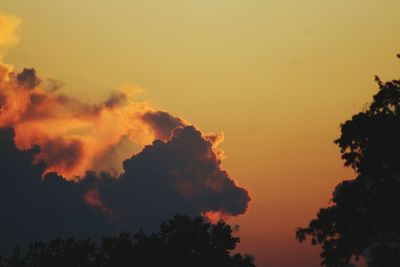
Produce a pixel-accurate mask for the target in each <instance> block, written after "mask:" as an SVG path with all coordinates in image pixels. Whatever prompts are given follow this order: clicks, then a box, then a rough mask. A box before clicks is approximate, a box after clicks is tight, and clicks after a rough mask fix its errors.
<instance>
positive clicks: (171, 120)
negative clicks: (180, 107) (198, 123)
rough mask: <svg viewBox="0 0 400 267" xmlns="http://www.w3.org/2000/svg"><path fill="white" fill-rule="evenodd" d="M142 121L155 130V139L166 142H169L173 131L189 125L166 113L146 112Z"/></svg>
mask: <svg viewBox="0 0 400 267" xmlns="http://www.w3.org/2000/svg"><path fill="white" fill-rule="evenodd" d="M142 119H143V121H144V122H146V123H147V124H149V125H150V126H151V127H152V128H153V130H154V132H155V137H156V138H157V139H160V140H164V141H165V140H169V138H170V137H171V133H172V131H173V130H174V129H175V128H176V127H178V126H186V125H188V123H187V122H185V121H184V120H182V119H181V118H178V117H174V116H172V115H171V114H169V113H168V112H165V111H149V112H146V113H145V114H144V115H143V116H142Z"/></svg>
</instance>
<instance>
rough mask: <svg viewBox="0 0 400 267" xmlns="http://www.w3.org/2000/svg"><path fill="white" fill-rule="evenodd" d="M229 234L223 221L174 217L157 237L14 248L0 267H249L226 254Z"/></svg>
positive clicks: (231, 245) (231, 241)
mask: <svg viewBox="0 0 400 267" xmlns="http://www.w3.org/2000/svg"><path fill="white" fill-rule="evenodd" d="M232 232H233V230H232V228H231V226H230V225H228V224H226V223H225V222H223V221H219V222H218V223H216V224H212V223H208V222H206V221H205V220H204V219H203V218H202V217H196V218H190V217H188V216H186V215H176V216H175V217H174V218H173V219H172V220H170V221H166V222H164V223H163V224H162V225H161V227H160V231H159V232H158V233H153V234H150V235H147V234H145V233H144V232H143V231H139V232H137V233H136V234H134V235H131V234H129V233H126V232H122V233H120V234H119V236H117V237H107V238H104V239H103V240H102V242H101V244H100V245H97V243H96V242H94V241H92V240H81V241H76V240H74V239H67V240H63V239H54V240H52V241H50V242H49V243H45V242H33V243H31V245H30V246H29V248H28V249H27V251H26V252H25V253H22V252H21V249H19V248H16V249H15V250H14V253H13V255H12V256H11V257H9V258H7V259H5V260H2V259H1V257H0V267H55V266H57V267H128V266H129V267H133V266H138V267H139V266H148V267H161V266H163V267H165V266H171V267H172V266H173V267H180V266H182V267H183V266H185V267H188V266H190V267H205V266H207V267H255V265H254V264H253V259H252V257H250V256H246V255H244V256H243V255H241V254H234V255H231V251H232V250H233V249H235V247H236V245H237V243H238V242H239V238H238V237H233V236H232Z"/></svg>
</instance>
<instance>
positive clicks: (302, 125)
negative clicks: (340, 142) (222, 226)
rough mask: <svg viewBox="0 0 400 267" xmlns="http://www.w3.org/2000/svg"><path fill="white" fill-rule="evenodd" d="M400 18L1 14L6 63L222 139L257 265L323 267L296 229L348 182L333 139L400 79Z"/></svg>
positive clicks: (356, 8)
mask: <svg viewBox="0 0 400 267" xmlns="http://www.w3.org/2000/svg"><path fill="white" fill-rule="evenodd" d="M398 10H400V2H399V1H398V0H382V1H365V0H354V1H348V0H335V1H321V0H308V1H299V0H270V1H268V0H263V1H261V0H250V1H239V0H229V1H228V0H219V1H215V0H214V1H210V0H204V1H187V0H186V1H183V0H169V1H161V0H157V1H152V0H150V1H149V0H146V1H145V0H137V1H130V0H119V1H95V0H86V1H82V0H79V1H78V0H70V1H51V0H41V1H34V0H23V1H22V0H21V1H20V0H18V1H2V2H1V5H0V11H2V12H4V13H7V14H15V15H16V16H18V17H20V18H21V19H22V21H23V24H22V27H21V34H20V38H21V41H20V44H19V45H18V46H17V47H15V48H13V49H12V50H9V51H8V54H7V56H6V58H5V59H4V61H5V62H10V63H12V64H14V65H15V66H17V68H19V69H21V68H23V67H25V66H28V67H35V68H36V69H37V71H38V73H39V75H41V76H46V77H51V78H55V79H59V80H61V81H63V82H64V83H65V84H66V86H65V88H64V90H65V92H67V93H69V94H72V95H75V96H79V97H80V98H85V99H87V100H89V101H97V100H99V99H104V98H105V97H106V96H107V95H108V94H109V93H110V92H111V91H112V90H113V89H115V88H118V87H120V86H121V85H124V84H135V85H137V86H139V87H141V88H145V93H144V96H142V97H144V98H146V99H147V100H150V102H152V103H154V104H155V105H156V106H158V107H160V108H162V109H165V110H168V111H169V112H171V113H172V114H174V115H178V116H180V117H182V118H184V119H186V120H188V121H190V122H191V123H193V124H194V125H196V126H198V127H199V128H200V129H203V130H204V131H205V132H208V131H215V132H217V131H223V132H224V133H225V141H224V143H223V144H222V145H221V146H222V148H223V149H224V151H225V154H226V156H227V159H226V160H225V161H224V167H225V168H226V169H227V170H228V171H229V173H230V174H231V175H232V177H234V178H235V179H237V180H238V181H239V182H240V183H241V184H242V185H245V186H246V187H248V188H249V189H250V190H251V192H252V198H253V201H252V203H251V208H250V211H249V213H248V214H247V215H245V216H243V217H241V218H239V219H234V220H233V222H238V223H239V224H240V225H241V232H240V236H241V239H242V242H241V244H242V245H241V249H242V250H243V251H247V252H251V253H254V254H255V256H256V259H257V264H258V266H261V267H262V266H274V267H279V266H281V267H291V266H293V267H295V266H296V267H306V266H307V267H309V266H318V264H319V261H320V260H319V258H318V251H317V250H313V249H311V248H310V247H309V246H307V245H298V244H297V243H296V242H295V239H294V230H295V228H296V227H297V226H302V225H305V224H306V223H307V222H308V221H309V219H311V218H312V217H313V216H314V214H315V213H316V211H317V210H318V209H319V207H322V206H326V205H327V204H328V203H329V200H330V194H331V192H332V190H333V187H334V186H335V184H336V183H338V182H339V181H340V180H343V179H348V178H351V177H352V173H351V172H350V171H349V170H345V169H343V168H342V162H341V160H340V156H339V151H338V149H337V148H336V147H335V146H334V145H333V140H334V139H336V138H337V137H338V136H339V124H340V123H341V122H344V121H345V120H346V119H348V118H349V117H350V116H351V115H352V114H354V113H356V112H358V111H360V110H361V109H362V108H363V107H364V105H365V104H366V103H367V102H370V101H371V97H372V95H373V94H374V93H375V92H376V90H377V86H376V85H375V83H374V80H373V77H374V75H375V74H378V75H380V76H381V78H382V79H383V80H386V79H394V78H398V76H397V74H398V70H399V67H400V62H399V60H398V59H397V58H396V57H395V55H396V54H397V53H398V52H399V43H400V35H399V34H398V33H399V25H400V16H399V15H398ZM0 25H1V24H0ZM0 38H2V36H0ZM14 41H15V40H14Z"/></svg>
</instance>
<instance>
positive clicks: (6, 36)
mask: <svg viewBox="0 0 400 267" xmlns="http://www.w3.org/2000/svg"><path fill="white" fill-rule="evenodd" d="M21 22H22V21H21V19H19V18H18V17H15V16H12V15H5V14H0V59H1V56H2V55H4V53H5V51H6V49H7V48H9V47H11V46H14V45H16V44H17V43H18V42H19V37H18V35H17V34H16V31H17V29H18V27H19V26H20V25H21Z"/></svg>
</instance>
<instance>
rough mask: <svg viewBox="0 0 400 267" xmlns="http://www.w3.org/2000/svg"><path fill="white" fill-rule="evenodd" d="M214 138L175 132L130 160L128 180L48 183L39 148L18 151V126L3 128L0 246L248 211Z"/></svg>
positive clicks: (53, 178) (51, 178)
mask: <svg viewBox="0 0 400 267" xmlns="http://www.w3.org/2000/svg"><path fill="white" fill-rule="evenodd" d="M215 150H216V148H215V147H214V144H213V139H212V138H210V139H209V138H207V137H205V136H203V135H202V133H201V132H200V131H199V130H197V129H196V128H195V127H193V126H186V127H178V128H175V129H174V131H173V133H172V134H171V139H170V140H168V141H161V140H155V141H154V142H153V143H152V144H151V145H148V146H146V147H145V148H144V149H143V150H142V151H141V152H140V153H138V154H136V155H134V156H132V157H131V158H130V159H127V160H125V162H124V171H123V173H122V174H121V175H118V176H111V175H108V174H100V175H99V174H95V173H93V172H89V173H87V174H86V176H85V177H81V178H80V179H78V180H77V181H68V180H66V179H65V178H64V177H62V176H59V175H57V174H55V173H50V174H47V175H46V176H45V177H43V178H42V176H43V173H44V171H45V169H46V163H45V162H44V161H40V162H37V161H35V156H36V155H37V154H38V153H39V151H40V148H39V147H33V148H32V149H29V150H19V149H18V148H17V147H16V146H15V143H14V131H13V129H12V128H1V129H0V174H1V176H0V213H1V214H2V219H1V220H0V236H1V237H2V238H1V239H0V249H6V248H10V246H13V245H15V244H21V242H22V243H23V242H26V241H28V240H35V239H49V238H54V237H57V236H64V237H67V236H75V237H80V238H84V237H94V238H96V237H99V236H102V235H107V234H112V233H115V232H117V231H121V230H128V231H135V230H137V229H138V228H140V227H141V228H144V229H145V230H150V231H151V230H153V229H155V227H156V226H157V225H158V224H159V223H160V222H161V221H162V220H165V219H167V218H169V217H171V216H172V215H173V214H175V213H186V214H189V215H200V214H202V213H204V212H208V211H212V212H219V213H221V214H224V215H228V216H229V215H239V214H243V213H244V212H245V211H246V209H247V206H248V203H249V201H250V197H249V194H248V192H247V191H246V190H245V189H244V188H242V187H239V186H238V185H237V184H236V183H235V182H234V181H233V180H232V179H231V178H230V177H229V175H228V174H227V172H226V171H224V170H222V169H221V166H220V164H221V160H220V159H219V157H218V153H216V151H215Z"/></svg>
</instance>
